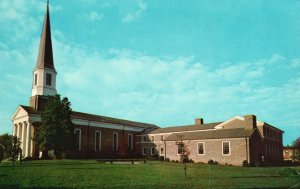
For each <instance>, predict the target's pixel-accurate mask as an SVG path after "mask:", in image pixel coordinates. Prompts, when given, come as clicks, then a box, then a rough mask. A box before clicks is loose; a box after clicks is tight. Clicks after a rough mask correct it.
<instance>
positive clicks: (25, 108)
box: [20, 105, 42, 115]
mask: <svg viewBox="0 0 300 189" xmlns="http://www.w3.org/2000/svg"><path fill="white" fill-rule="evenodd" d="M20 107H22V108H23V109H24V110H25V111H26V112H27V113H28V114H37V115H41V114H42V112H41V111H37V110H35V109H34V108H32V107H30V106H24V105H20Z"/></svg>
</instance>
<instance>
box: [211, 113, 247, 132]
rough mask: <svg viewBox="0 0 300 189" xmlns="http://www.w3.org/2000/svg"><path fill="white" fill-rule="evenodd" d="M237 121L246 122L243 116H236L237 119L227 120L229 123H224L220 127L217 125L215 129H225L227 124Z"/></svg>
mask: <svg viewBox="0 0 300 189" xmlns="http://www.w3.org/2000/svg"><path fill="white" fill-rule="evenodd" d="M236 119H239V120H241V121H244V120H245V118H244V117H241V116H235V117H233V118H231V119H229V120H227V121H224V122H223V123H220V124H219V125H216V126H215V129H223V127H224V126H225V125H226V124H228V123H229V122H231V121H234V120H236Z"/></svg>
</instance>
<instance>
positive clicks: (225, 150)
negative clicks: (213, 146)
mask: <svg viewBox="0 0 300 189" xmlns="http://www.w3.org/2000/svg"><path fill="white" fill-rule="evenodd" d="M222 146H223V155H230V142H222Z"/></svg>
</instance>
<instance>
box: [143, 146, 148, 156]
mask: <svg viewBox="0 0 300 189" xmlns="http://www.w3.org/2000/svg"><path fill="white" fill-rule="evenodd" d="M146 154H147V148H146V147H144V148H143V155H144V156H145V155H146Z"/></svg>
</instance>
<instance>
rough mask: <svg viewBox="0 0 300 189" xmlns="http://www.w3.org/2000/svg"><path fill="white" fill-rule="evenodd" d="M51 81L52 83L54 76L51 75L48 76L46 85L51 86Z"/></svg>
mask: <svg viewBox="0 0 300 189" xmlns="http://www.w3.org/2000/svg"><path fill="white" fill-rule="evenodd" d="M51 81H52V75H51V74H48V73H47V74H46V85H48V86H51Z"/></svg>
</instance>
